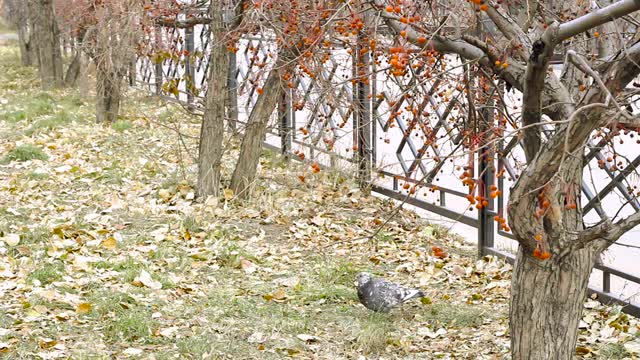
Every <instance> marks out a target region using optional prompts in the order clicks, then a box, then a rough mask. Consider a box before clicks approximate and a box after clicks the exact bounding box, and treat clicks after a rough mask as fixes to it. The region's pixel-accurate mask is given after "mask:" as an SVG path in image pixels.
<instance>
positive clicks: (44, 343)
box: [38, 338, 58, 349]
mask: <svg viewBox="0 0 640 360" xmlns="http://www.w3.org/2000/svg"><path fill="white" fill-rule="evenodd" d="M56 344H58V342H57V341H56V340H53V339H47V338H44V339H40V341H39V342H38V345H39V346H40V349H50V348H52V347H54V346H56Z"/></svg>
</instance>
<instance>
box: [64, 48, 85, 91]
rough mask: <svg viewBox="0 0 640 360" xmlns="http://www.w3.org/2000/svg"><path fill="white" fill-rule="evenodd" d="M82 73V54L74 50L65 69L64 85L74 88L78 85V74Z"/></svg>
mask: <svg viewBox="0 0 640 360" xmlns="http://www.w3.org/2000/svg"><path fill="white" fill-rule="evenodd" d="M81 72H82V52H81V51H80V50H76V54H75V56H74V57H73V60H72V61H71V64H69V67H68V68H67V74H66V75H65V76H64V84H65V85H66V86H70V87H74V86H76V84H77V83H78V78H80V73H81Z"/></svg>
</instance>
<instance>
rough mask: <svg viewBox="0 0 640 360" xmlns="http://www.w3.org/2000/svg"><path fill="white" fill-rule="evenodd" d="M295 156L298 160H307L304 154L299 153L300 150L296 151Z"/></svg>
mask: <svg viewBox="0 0 640 360" xmlns="http://www.w3.org/2000/svg"><path fill="white" fill-rule="evenodd" d="M293 155H295V156H297V157H298V159H300V160H304V158H305V155H304V152H302V151H299V150H296V151H294V152H293Z"/></svg>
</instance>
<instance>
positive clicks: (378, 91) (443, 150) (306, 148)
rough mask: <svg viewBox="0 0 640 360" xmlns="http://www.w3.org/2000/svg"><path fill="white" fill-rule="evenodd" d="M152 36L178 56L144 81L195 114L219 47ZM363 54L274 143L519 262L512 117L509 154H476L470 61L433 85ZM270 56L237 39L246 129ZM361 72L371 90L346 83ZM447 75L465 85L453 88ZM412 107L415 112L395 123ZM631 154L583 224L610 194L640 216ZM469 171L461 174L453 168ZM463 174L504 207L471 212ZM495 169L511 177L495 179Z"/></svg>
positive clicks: (518, 152)
mask: <svg viewBox="0 0 640 360" xmlns="http://www.w3.org/2000/svg"><path fill="white" fill-rule="evenodd" d="M154 36H155V37H154V38H153V39H150V40H152V41H155V42H157V43H159V44H160V43H161V44H163V46H164V47H166V48H168V49H169V50H170V51H169V54H168V55H167V56H164V57H155V58H154V56H151V55H150V56H144V57H140V58H139V59H138V62H137V80H138V84H139V85H141V86H142V87H144V88H146V89H148V90H150V91H153V92H156V93H157V94H159V95H163V96H168V97H170V98H171V99H173V100H176V101H180V102H183V103H185V104H188V105H189V106H192V107H196V108H197V107H202V96H203V94H204V93H205V92H206V84H207V82H206V77H207V76H206V74H207V73H208V56H207V54H208V51H209V47H210V42H209V41H210V40H209V31H208V28H207V26H204V25H195V26H194V27H191V28H186V29H178V28H173V27H159V28H158V29H157V31H156V33H155V35H154ZM358 45H359V44H358V43H357V42H356V43H355V44H354V45H353V48H351V49H350V50H351V51H348V50H349V49H347V48H338V49H337V50H336V51H335V52H334V53H332V55H331V57H330V59H329V60H328V61H327V62H326V63H325V66H324V68H323V69H322V71H320V72H319V73H318V76H317V77H316V78H314V79H311V78H309V77H299V78H298V80H297V82H296V83H295V84H294V86H293V87H292V88H291V89H290V90H289V91H288V92H287V95H286V96H285V98H283V99H282V101H281V104H280V106H279V109H278V111H277V112H276V113H275V114H274V123H275V124H276V125H275V126H272V127H270V131H269V134H268V136H267V139H266V145H267V146H270V147H273V148H278V149H279V150H280V151H282V152H283V153H284V154H286V155H288V156H290V157H294V158H295V157H296V156H298V157H303V156H302V155H301V154H304V158H306V159H312V160H314V161H317V162H319V163H321V164H323V165H326V166H333V167H342V168H345V167H350V168H352V169H354V170H355V171H357V172H358V174H359V177H360V178H361V179H363V180H364V181H366V182H368V183H370V185H371V188H372V190H373V191H375V192H377V193H379V194H382V195H385V196H387V197H389V198H393V199H396V200H399V201H403V202H405V203H407V204H410V205H413V206H415V207H417V208H419V209H423V210H426V211H428V212H431V213H434V214H438V215H440V216H442V217H444V218H448V219H451V220H453V221H455V222H458V223H461V224H464V225H466V226H470V227H472V228H475V229H477V240H478V252H479V255H480V256H483V255H485V254H492V255H498V256H501V257H504V258H506V259H508V260H509V261H513V260H514V255H513V254H512V253H511V252H509V251H506V250H505V249H504V248H501V247H500V246H499V245H500V244H499V243H503V244H504V241H505V240H504V239H513V236H512V235H511V234H510V233H509V232H508V231H505V230H504V229H503V228H501V227H500V226H496V224H497V223H496V221H495V220H494V217H495V216H504V209H506V205H507V204H506V203H507V199H508V188H509V185H510V184H511V183H512V182H513V181H514V180H515V179H517V168H518V165H519V164H521V163H522V161H523V155H522V154H523V151H522V149H521V147H520V144H519V141H518V137H517V135H516V134H515V131H514V132H513V133H514V135H512V136H508V135H504V134H508V133H509V131H510V130H515V127H514V126H512V125H511V124H510V123H509V122H508V121H506V120H505V119H502V120H500V119H497V120H496V119H493V120H492V121H493V122H494V124H496V126H497V129H499V131H501V132H502V134H503V135H504V136H501V138H502V140H500V141H499V142H498V145H497V148H496V152H497V153H498V154H499V155H500V156H488V155H487V153H482V152H481V151H473V150H470V149H473V147H469V146H468V145H469V143H468V141H469V139H474V141H483V136H482V134H483V131H485V132H486V131H487V129H480V127H482V126H483V125H479V124H480V123H481V122H479V121H478V122H476V123H474V122H473V121H472V119H473V118H476V117H477V116H479V114H481V113H482V110H481V106H476V105H477V104H474V103H473V99H472V98H471V97H469V93H474V92H482V91H479V90H482V89H478V87H479V86H480V82H479V81H478V80H477V79H471V78H469V75H468V74H469V73H471V71H469V68H468V66H469V65H465V64H461V66H460V71H459V72H456V71H455V70H454V71H451V72H450V73H447V74H445V73H443V74H440V75H439V76H434V77H433V80H429V79H430V77H429V76H426V75H428V74H425V72H428V71H429V69H433V66H431V67H422V68H421V67H416V68H415V69H412V73H410V74H408V75H407V76H393V75H389V74H388V72H386V71H380V69H383V68H384V67H385V64H380V63H378V64H376V62H374V61H371V59H369V58H368V57H359V56H360V55H358V54H360V52H359V51H358ZM268 49H273V44H272V43H270V42H269V41H268V40H266V39H262V38H250V37H247V38H243V39H241V40H240V42H239V43H238V51H237V52H236V53H235V54H234V55H233V57H232V64H231V67H232V68H231V76H230V77H229V88H230V89H236V90H237V91H236V92H234V94H233V97H234V101H236V102H237V104H238V110H239V118H238V122H239V123H243V122H244V121H246V118H247V116H248V114H249V113H250V111H251V108H252V106H253V104H254V103H255V101H256V99H257V96H258V94H257V89H258V88H259V86H260V83H261V81H262V80H263V79H264V78H266V76H265V74H266V72H268V70H269V69H268V66H267V67H265V66H263V65H262V64H264V63H267V62H268V61H266V59H267V57H268ZM175 54H179V55H175ZM432 59H433V60H432V61H433V62H434V64H432V65H439V63H438V62H445V61H447V59H445V58H442V57H440V58H432ZM363 71H364V73H366V74H367V76H368V84H364V83H363V82H352V81H349V80H350V79H352V78H353V77H354V76H361V74H363ZM358 74H359V75H358ZM447 76H448V77H450V78H449V80H455V81H457V82H458V83H462V84H464V88H463V89H453V90H452V89H450V88H449V87H447V86H448V85H447V81H446V80H447ZM425 79H427V80H425ZM450 83H451V82H449V84H450ZM407 89H412V91H411V92H409V91H406V90H407ZM491 91H493V90H491ZM412 94H419V95H420V96H412ZM512 96H517V95H512ZM486 98H488V99H489V98H492V97H491V96H487V97H486ZM493 98H495V96H494V97H493ZM485 105H486V104H485ZM403 108H404V109H409V111H406V113H408V114H412V115H406V114H405V115H397V114H399V110H400V109H403ZM484 126H486V122H485V125H484ZM474 134H475V135H474ZM609 151H611V149H609V148H607V145H606V144H605V143H603V142H600V143H595V142H591V143H589V151H588V153H587V154H586V159H587V161H586V167H585V171H586V172H588V173H589V174H590V177H591V178H593V173H594V167H593V165H594V164H601V163H602V161H607V152H609ZM634 156H635V158H629V159H628V162H627V165H626V167H625V168H624V169H622V170H620V169H618V170H611V169H610V168H608V167H605V168H604V169H601V168H600V167H597V168H596V169H595V170H597V171H598V174H599V175H598V176H600V179H601V180H599V185H598V186H596V185H594V184H593V183H591V184H589V183H588V182H587V181H586V180H585V183H584V184H583V185H582V198H583V203H585V205H584V206H583V209H584V213H585V219H587V218H589V217H590V218H591V219H592V221H598V220H599V219H602V218H604V217H605V216H606V215H607V214H606V211H605V210H604V209H603V203H604V202H605V199H607V198H610V197H614V198H615V199H616V200H617V201H618V203H619V201H620V200H619V199H623V200H624V203H625V205H624V206H625V207H626V208H627V211H640V203H639V202H638V199H637V198H636V197H634V194H633V193H631V194H630V193H629V191H628V189H629V188H631V187H632V183H631V182H632V180H633V179H632V178H633V176H636V175H637V173H638V166H639V165H640V155H638V154H637V153H636V154H635V155H634ZM454 159H455V160H456V162H453V160H454ZM460 162H462V163H463V164H464V165H463V166H460V165H456V163H458V164H459V163H460ZM461 170H464V172H466V173H469V177H470V178H475V179H478V180H479V181H478V182H477V184H478V185H479V188H478V191H479V193H480V194H489V193H490V192H491V191H492V189H495V188H492V186H493V185H496V186H497V187H498V188H499V189H501V190H502V191H503V193H502V194H500V195H499V196H497V197H495V199H494V198H491V197H486V201H487V203H486V206H484V207H482V208H481V209H473V208H471V209H470V208H469V202H468V200H467V199H468V197H469V195H470V193H469V191H468V189H467V188H464V187H462V186H458V184H459V183H460V181H459V179H457V178H458V176H457V175H456V172H457V173H459V172H460V171H461ZM496 171H497V173H503V174H505V176H496ZM634 174H636V175H634ZM454 179H455V181H454ZM603 179H604V180H603ZM416 189H417V190H416ZM498 240H499V241H498ZM596 269H597V271H600V272H601V274H602V275H601V276H602V279H601V286H600V287H597V286H594V287H591V288H590V291H591V292H592V293H596V294H597V295H598V297H599V299H600V300H601V301H604V302H614V303H618V304H622V305H625V307H624V311H626V312H628V313H630V314H633V315H635V316H638V317H640V306H639V305H638V303H637V302H636V303H633V302H630V301H629V300H628V299H622V298H621V296H618V295H617V294H616V292H614V291H612V287H611V284H612V281H611V280H612V277H613V278H614V279H616V278H617V279H619V280H620V281H624V282H626V283H628V284H630V285H631V286H635V287H637V288H638V289H640V276H637V275H634V274H632V273H630V271H623V270H621V269H616V268H614V267H612V266H609V265H604V264H597V265H596ZM630 270H631V269H630Z"/></svg>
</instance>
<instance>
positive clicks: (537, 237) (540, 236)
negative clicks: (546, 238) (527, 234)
mask: <svg viewBox="0 0 640 360" xmlns="http://www.w3.org/2000/svg"><path fill="white" fill-rule="evenodd" d="M534 239H536V241H542V235H540V234H536V236H534Z"/></svg>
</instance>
